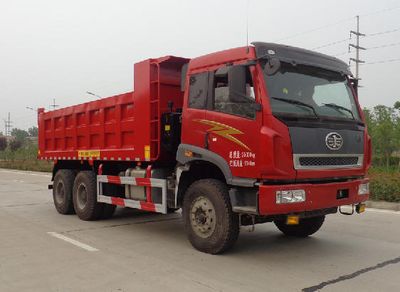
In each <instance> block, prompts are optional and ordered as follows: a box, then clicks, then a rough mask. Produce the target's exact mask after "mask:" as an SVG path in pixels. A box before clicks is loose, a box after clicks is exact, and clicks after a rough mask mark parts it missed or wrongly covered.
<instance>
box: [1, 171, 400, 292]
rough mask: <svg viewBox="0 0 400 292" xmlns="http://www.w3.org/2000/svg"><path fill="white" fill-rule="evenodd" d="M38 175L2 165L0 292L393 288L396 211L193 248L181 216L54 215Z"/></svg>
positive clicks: (44, 178)
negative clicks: (302, 234)
mask: <svg viewBox="0 0 400 292" xmlns="http://www.w3.org/2000/svg"><path fill="white" fill-rule="evenodd" d="M49 180H50V177H49V176H48V175H46V174H39V173H28V172H25V173H24V172H17V171H9V170H0V291H152V292H153V291H163V292H166V291H302V290H303V291H319V290H321V291H400V276H399V275H400V228H399V226H400V212H392V211H381V210H368V211H367V212H366V213H365V214H363V215H354V216H343V215H330V216H329V217H328V218H327V220H326V222H325V225H324V226H323V228H322V229H321V230H320V231H319V232H318V233H317V234H315V235H314V236H312V237H310V238H306V239H294V238H287V237H285V236H283V235H281V233H280V232H279V231H278V230H277V229H276V228H275V227H274V225H273V224H268V223H267V224H263V225H258V226H256V230H255V231H254V232H248V229H247V228H243V229H242V230H241V235H240V237H239V240H238V242H237V245H236V246H235V248H234V249H233V250H232V251H230V252H229V253H226V254H224V255H220V256H212V255H207V254H203V253H200V252H197V251H196V250H194V249H193V248H192V247H191V245H190V244H189V242H188V241H187V240H186V236H185V233H184V231H183V225H182V221H181V218H180V215H179V214H171V215H156V214H149V213H147V214H146V213H140V212H137V211H134V210H128V209H118V210H117V213H116V215H115V216H114V217H113V218H112V219H110V220H106V221H97V222H84V221H80V220H79V219H78V218H77V217H76V216H74V215H68V216H65V215H59V214H58V213H57V212H56V210H55V209H54V207H53V203H52V198H51V195H50V191H48V190H47V184H48V182H49Z"/></svg>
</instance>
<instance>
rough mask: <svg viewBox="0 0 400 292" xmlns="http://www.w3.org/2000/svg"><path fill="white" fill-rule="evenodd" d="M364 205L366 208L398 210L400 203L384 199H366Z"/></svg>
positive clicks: (399, 209)
mask: <svg viewBox="0 0 400 292" xmlns="http://www.w3.org/2000/svg"><path fill="white" fill-rule="evenodd" d="M366 205H367V208H374V209H385V210H392V211H400V203H392V202H385V201H367V202H366Z"/></svg>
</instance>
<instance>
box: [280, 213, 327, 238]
mask: <svg viewBox="0 0 400 292" xmlns="http://www.w3.org/2000/svg"><path fill="white" fill-rule="evenodd" d="M324 220H325V216H318V217H311V218H302V219H300V222H299V224H298V225H287V224H286V222H285V221H283V220H279V221H275V222H274V223H275V225H276V227H278V229H279V230H280V231H282V232H283V233H284V234H285V235H289V236H297V237H307V236H309V235H311V234H314V233H315V232H317V231H318V230H319V229H320V228H321V226H322V224H323V223H324Z"/></svg>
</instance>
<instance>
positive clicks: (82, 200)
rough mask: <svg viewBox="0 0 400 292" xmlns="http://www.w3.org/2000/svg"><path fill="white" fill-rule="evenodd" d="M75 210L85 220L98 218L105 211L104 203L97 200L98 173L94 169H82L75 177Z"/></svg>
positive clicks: (73, 195) (73, 194) (73, 196)
mask: <svg viewBox="0 0 400 292" xmlns="http://www.w3.org/2000/svg"><path fill="white" fill-rule="evenodd" d="M72 198H73V202H74V208H75V212H76V214H77V215H78V217H79V218H80V219H82V220H85V221H92V220H97V219H99V218H100V216H101V215H102V213H103V210H104V204H102V203H98V202H97V192H96V175H95V173H94V172H93V171H81V172H79V173H78V175H77V176H76V178H75V181H74V189H73V192H72Z"/></svg>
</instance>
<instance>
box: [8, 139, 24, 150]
mask: <svg viewBox="0 0 400 292" xmlns="http://www.w3.org/2000/svg"><path fill="white" fill-rule="evenodd" d="M21 147H22V142H21V141H20V140H17V139H13V140H11V141H10V149H11V151H17V150H18V149H19V148H21Z"/></svg>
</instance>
